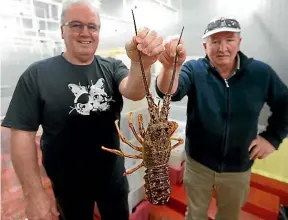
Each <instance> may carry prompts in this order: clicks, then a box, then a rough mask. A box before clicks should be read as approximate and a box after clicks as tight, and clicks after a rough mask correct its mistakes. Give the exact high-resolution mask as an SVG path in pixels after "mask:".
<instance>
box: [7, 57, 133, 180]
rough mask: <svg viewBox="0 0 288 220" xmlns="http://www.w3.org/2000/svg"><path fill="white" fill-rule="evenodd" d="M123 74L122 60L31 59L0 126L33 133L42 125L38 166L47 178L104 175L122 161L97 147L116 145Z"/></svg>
mask: <svg viewBox="0 0 288 220" xmlns="http://www.w3.org/2000/svg"><path fill="white" fill-rule="evenodd" d="M127 75H128V68H127V67H126V66H125V65H124V63H122V61H120V60H117V59H114V58H103V57H100V56H95V59H94V61H93V63H92V64H90V65H84V66H81V65H73V64H71V63H69V62H68V61H67V60H66V59H65V58H64V57H63V56H61V55H59V56H56V57H52V58H48V59H45V60H42V61H39V62H36V63H33V64H32V65H31V66H29V67H28V68H27V69H26V71H25V72H24V73H23V74H22V75H21V76H20V78H19V81H18V83H17V86H16V89H15V91H14V94H13V97H12V100H11V103H10V105H9V108H8V111H7V114H6V117H5V119H4V121H3V123H2V126H5V127H10V128H15V129H20V130H26V131H37V130H38V127H39V125H42V128H43V135H42V137H41V148H42V152H43V164H44V166H45V168H46V171H47V174H48V176H50V177H51V178H52V179H53V178H54V179H55V178H56V179H57V178H59V177H64V176H65V177H69V176H70V177H71V178H72V175H76V176H77V171H78V172H79V173H81V175H83V176H85V175H84V174H88V175H86V176H91V175H101V174H102V176H103V175H104V176H105V173H110V172H111V171H113V167H114V166H115V163H116V161H117V160H118V161H119V160H121V161H123V160H122V159H120V157H119V156H116V155H114V154H112V153H109V152H106V151H104V150H102V149H101V146H105V147H108V148H113V149H119V148H120V141H119V136H118V133H117V130H116V128H115V124H114V121H115V120H116V119H120V112H121V110H122V107H123V99H122V96H121V94H120V92H119V84H120V82H121V80H122V79H124V78H125V77H126V76H127ZM123 164H124V163H122V162H121V166H122V165H123ZM117 166H118V165H117ZM67 175H68V176H67ZM56 179H55V181H56ZM61 179H63V178H61Z"/></svg>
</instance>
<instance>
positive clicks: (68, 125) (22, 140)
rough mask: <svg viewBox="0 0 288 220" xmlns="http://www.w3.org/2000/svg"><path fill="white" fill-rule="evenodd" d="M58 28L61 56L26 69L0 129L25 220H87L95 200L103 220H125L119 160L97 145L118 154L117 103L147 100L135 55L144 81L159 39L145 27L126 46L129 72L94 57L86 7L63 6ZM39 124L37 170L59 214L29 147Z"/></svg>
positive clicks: (96, 26) (95, 28) (94, 18)
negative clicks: (6, 134)
mask: <svg viewBox="0 0 288 220" xmlns="http://www.w3.org/2000/svg"><path fill="white" fill-rule="evenodd" d="M61 22H62V26H61V32H62V38H63V39H64V41H65V45H66V48H67V50H66V52H65V53H63V54H61V55H58V56H55V57H52V58H48V59H45V60H41V61H39V62H35V63H33V64H32V65H30V66H29V67H28V68H27V69H26V70H25V72H24V73H23V74H22V75H21V76H20V79H19V81H18V83H17V86H16V89H15V92H14V94H13V97H12V100H11V103H10V106H9V109H8V112H7V115H6V117H5V119H4V121H3V123H2V126H5V127H9V128H11V130H12V149H11V156H12V161H13V165H14V168H15V171H16V173H17V175H18V177H19V179H20V181H21V184H22V186H23V191H24V194H25V198H26V201H27V209H26V211H27V217H28V219H29V220H33V219H35V220H36V219H37V220H38V219H39V220H40V219H41V220H44V219H45V220H48V219H49V220H52V219H54V218H53V217H55V216H58V215H59V214H60V218H61V219H65V220H74V219H75V220H79V219H85V220H88V219H91V220H92V219H93V209H94V203H95V201H97V205H98V208H99V211H100V214H101V216H102V219H103V220H115V219H117V220H128V219H129V209H128V199H127V197H128V182H127V179H126V177H124V176H123V172H124V171H125V168H124V159H123V158H122V157H118V156H117V155H114V154H111V153H109V152H106V151H103V150H102V149H101V146H105V147H108V148H113V149H119V145H120V141H119V137H118V133H117V130H116V128H115V124H114V121H115V120H116V119H119V118H120V112H121V110H122V106H123V99H122V96H124V97H126V98H128V99H131V100H140V99H142V98H144V96H145V91H144V86H143V81H142V78H141V69H140V65H139V62H138V50H140V51H142V54H143V55H142V57H143V63H144V68H145V72H146V73H147V77H148V79H150V67H151V65H152V64H153V63H154V62H155V61H156V60H157V59H158V55H159V53H161V52H162V51H163V50H164V46H163V45H162V38H161V37H158V36H157V34H156V33H155V31H152V30H149V29H148V28H143V29H142V30H141V31H139V32H138V35H137V36H134V37H133V38H132V40H131V41H130V42H128V43H127V44H126V50H127V55H128V57H129V58H130V59H131V66H130V70H128V69H127V67H126V66H125V65H124V64H123V63H122V62H121V61H120V60H117V59H112V58H103V57H100V56H95V55H94V54H95V51H96V49H97V46H98V43H99V34H100V29H101V28H100V18H99V16H98V12H97V9H96V8H94V7H93V6H92V5H91V4H90V3H89V2H88V1H84V0H79V1H77V0H76V1H73V2H72V3H69V2H68V3H67V4H64V6H63V12H62V21H61ZM131 28H133V26H132V27H131ZM149 83H150V80H149ZM39 125H42V127H43V135H42V138H41V148H42V152H43V165H44V167H45V169H46V172H47V175H48V177H49V178H50V179H51V182H52V184H53V190H54V194H55V197H56V201H57V206H58V208H56V204H55V202H54V201H52V200H51V198H49V196H48V195H47V194H46V193H45V191H44V189H43V186H42V184H41V180H40V174H39V167H38V164H37V156H36V147H35V134H36V132H37V130H38V127H39Z"/></svg>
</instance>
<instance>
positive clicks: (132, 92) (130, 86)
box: [126, 62, 151, 100]
mask: <svg viewBox="0 0 288 220" xmlns="http://www.w3.org/2000/svg"><path fill="white" fill-rule="evenodd" d="M144 71H145V75H146V79H147V84H148V88H149V87H150V83H151V67H148V68H144ZM126 90H127V91H128V92H127V93H128V94H129V97H131V99H134V100H141V99H143V98H144V97H145V95H146V91H145V87H144V82H143V77H142V71H141V66H140V63H138V62H131V67H130V71H129V74H128V78H127V83H126Z"/></svg>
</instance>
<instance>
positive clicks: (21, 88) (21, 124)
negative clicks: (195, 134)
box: [2, 67, 41, 131]
mask: <svg viewBox="0 0 288 220" xmlns="http://www.w3.org/2000/svg"><path fill="white" fill-rule="evenodd" d="M32 71H33V70H32V69H31V67H29V68H28V69H27V70H26V71H25V72H24V73H23V74H22V75H21V76H20V78H19V80H18V82H17V84H16V88H15V90H14V93H13V96H12V99H11V102H10V104H9V107H8V110H7V113H6V116H5V118H4V120H3V122H2V126H3V127H8V128H14V129H19V130H24V131H37V130H38V128H39V125H40V106H41V101H40V95H39V90H38V85H37V83H36V82H37V79H36V74H35V73H36V72H32ZM34 71H36V70H34Z"/></svg>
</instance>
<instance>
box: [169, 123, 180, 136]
mask: <svg viewBox="0 0 288 220" xmlns="http://www.w3.org/2000/svg"><path fill="white" fill-rule="evenodd" d="M168 124H169V128H170V134H169V137H171V136H172V135H173V134H174V133H175V131H176V130H177V128H178V127H179V125H178V123H177V122H176V121H169V122H168Z"/></svg>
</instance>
